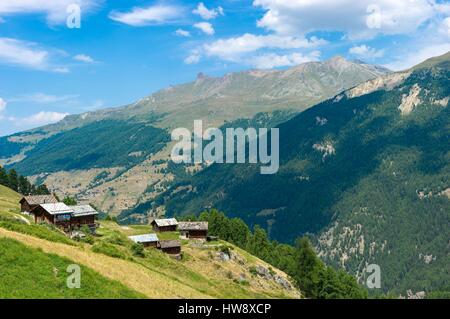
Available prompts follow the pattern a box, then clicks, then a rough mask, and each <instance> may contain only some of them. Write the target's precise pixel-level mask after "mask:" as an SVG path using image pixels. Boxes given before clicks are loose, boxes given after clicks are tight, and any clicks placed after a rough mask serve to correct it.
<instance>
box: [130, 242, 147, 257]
mask: <svg viewBox="0 0 450 319" xmlns="http://www.w3.org/2000/svg"><path fill="white" fill-rule="evenodd" d="M131 252H132V253H133V255H134V256H136V257H145V253H144V246H143V245H142V244H138V243H134V244H133V245H132V246H131Z"/></svg>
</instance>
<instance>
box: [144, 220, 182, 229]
mask: <svg viewBox="0 0 450 319" xmlns="http://www.w3.org/2000/svg"><path fill="white" fill-rule="evenodd" d="M151 225H152V227H153V230H154V231H156V232H167V231H176V230H177V226H178V221H177V220H176V219H175V218H165V219H154V220H153V221H152V222H151Z"/></svg>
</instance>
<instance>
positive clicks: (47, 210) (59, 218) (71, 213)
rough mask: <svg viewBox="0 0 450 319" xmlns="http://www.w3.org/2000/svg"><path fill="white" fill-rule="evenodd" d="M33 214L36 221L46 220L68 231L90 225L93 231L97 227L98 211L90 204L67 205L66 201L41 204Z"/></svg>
mask: <svg viewBox="0 0 450 319" xmlns="http://www.w3.org/2000/svg"><path fill="white" fill-rule="evenodd" d="M31 214H33V215H34V221H35V222H36V223H41V222H46V223H49V224H53V225H55V226H56V227H59V228H62V229H63V230H64V231H66V232H70V231H72V230H74V229H78V228H80V227H81V226H84V225H86V226H88V227H89V228H90V229H91V230H92V231H94V230H95V229H96V228H97V224H96V222H95V219H96V217H97V215H98V212H97V211H95V210H94V209H93V208H92V207H91V206H90V205H82V206H67V205H66V204H64V203H51V204H40V205H38V206H37V207H35V208H34V209H33V210H32V211H31Z"/></svg>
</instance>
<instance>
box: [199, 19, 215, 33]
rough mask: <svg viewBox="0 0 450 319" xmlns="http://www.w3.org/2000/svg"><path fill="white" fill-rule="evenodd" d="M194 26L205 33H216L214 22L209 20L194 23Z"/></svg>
mask: <svg viewBox="0 0 450 319" xmlns="http://www.w3.org/2000/svg"><path fill="white" fill-rule="evenodd" d="M194 27H195V28H197V29H199V30H201V31H202V32H203V33H205V34H207V35H213V34H214V33H215V31H214V28H213V26H212V24H211V23H209V22H198V23H196V24H194Z"/></svg>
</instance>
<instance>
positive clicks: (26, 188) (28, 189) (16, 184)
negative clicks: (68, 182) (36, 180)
mask: <svg viewBox="0 0 450 319" xmlns="http://www.w3.org/2000/svg"><path fill="white" fill-rule="evenodd" d="M0 185H3V186H6V187H9V188H11V189H12V190H14V191H16V192H18V193H20V194H22V195H49V194H50V191H49V190H48V188H47V186H46V185H45V184H41V185H34V184H31V183H30V181H29V180H28V179H27V178H26V177H25V176H22V175H19V174H18V173H17V172H16V170H14V169H10V170H6V169H5V168H4V167H2V166H0Z"/></svg>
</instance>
